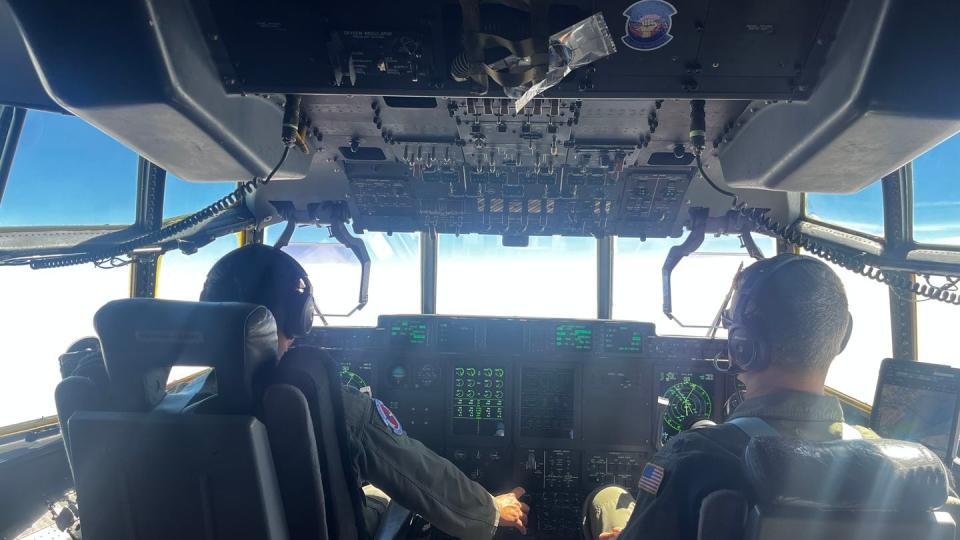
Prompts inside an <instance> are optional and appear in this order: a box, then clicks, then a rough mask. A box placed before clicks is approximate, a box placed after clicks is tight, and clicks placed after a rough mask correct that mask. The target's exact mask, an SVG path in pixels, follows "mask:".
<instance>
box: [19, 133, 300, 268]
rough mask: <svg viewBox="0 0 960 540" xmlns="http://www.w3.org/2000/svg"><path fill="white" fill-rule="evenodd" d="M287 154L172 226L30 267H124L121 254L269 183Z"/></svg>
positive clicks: (157, 239)
mask: <svg viewBox="0 0 960 540" xmlns="http://www.w3.org/2000/svg"><path fill="white" fill-rule="evenodd" d="M289 153H290V146H284V148H283V153H282V154H281V155H280V160H279V161H277V164H276V166H274V167H273V170H271V171H270V174H268V175H267V176H265V177H264V178H262V179H261V178H259V177H256V178H253V179H252V180H247V181H246V182H244V183H242V184H240V185H239V186H238V187H237V189H235V190H233V191H232V192H230V193H229V194H227V195H226V196H224V197H223V198H221V199H219V200H217V201H216V202H214V203H212V204H210V205H208V206H207V207H205V208H203V209H202V210H200V211H198V212H195V213H193V214H190V215H189V216H187V217H185V218H183V219H181V220H179V221H177V222H175V223H171V224H170V225H167V226H166V227H162V228H160V229H157V230H156V231H151V232H149V233H145V234H142V235H140V236H137V237H135V238H132V239H130V240H127V241H125V242H121V243H119V244H117V245H115V246H111V247H109V248H106V249H103V250H98V251H96V252H92V253H80V254H77V255H67V256H63V257H56V258H51V259H40V260H36V261H31V262H30V268H33V269H40V268H61V267H64V266H75V265H78V264H86V263H94V264H96V265H97V266H98V267H101V268H113V267H116V266H123V265H124V264H126V263H129V262H130V261H119V262H118V259H119V257H121V256H123V255H129V254H131V253H133V252H134V251H136V250H139V249H143V248H145V247H148V246H153V245H157V244H161V243H163V242H166V241H167V240H170V239H172V238H174V237H176V236H177V235H179V234H181V233H183V232H185V231H188V230H190V229H191V228H193V227H196V226H198V225H201V224H203V223H204V222H206V221H208V220H210V219H213V218H215V217H217V216H219V215H220V214H222V213H224V212H226V211H227V210H229V209H230V208H233V207H235V206H238V205H240V203H241V202H243V200H244V198H245V197H246V196H247V195H249V194H251V193H253V192H254V191H256V190H257V189H259V188H260V187H262V186H265V185H267V184H268V183H270V180H272V179H273V176H274V175H275V174H277V171H278V170H280V167H282V166H283V163H284V162H285V161H286V160H287V155H288V154H289Z"/></svg>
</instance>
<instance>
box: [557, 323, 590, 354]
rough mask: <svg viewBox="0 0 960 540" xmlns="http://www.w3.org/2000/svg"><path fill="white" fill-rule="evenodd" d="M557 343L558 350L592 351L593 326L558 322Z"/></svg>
mask: <svg viewBox="0 0 960 540" xmlns="http://www.w3.org/2000/svg"><path fill="white" fill-rule="evenodd" d="M556 344H557V350H558V351H592V350H593V328H591V327H590V326H587V325H585V324H558V325H557V330H556Z"/></svg>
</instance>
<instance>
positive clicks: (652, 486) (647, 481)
mask: <svg viewBox="0 0 960 540" xmlns="http://www.w3.org/2000/svg"><path fill="white" fill-rule="evenodd" d="M660 482H663V467H661V466H659V465H657V464H655V463H647V464H646V466H645V467H644V468H643V472H642V473H640V489H642V490H644V491H646V492H647V493H649V494H651V495H656V494H658V493H660Z"/></svg>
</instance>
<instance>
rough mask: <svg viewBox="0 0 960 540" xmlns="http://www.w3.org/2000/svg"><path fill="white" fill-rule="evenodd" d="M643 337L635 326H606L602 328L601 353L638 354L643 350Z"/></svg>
mask: <svg viewBox="0 0 960 540" xmlns="http://www.w3.org/2000/svg"><path fill="white" fill-rule="evenodd" d="M643 335H644V334H643V332H642V330H641V329H640V328H637V326H636V325H631V324H609V325H606V326H604V328H603V352H607V353H638V352H640V351H641V350H643V349H642V348H643Z"/></svg>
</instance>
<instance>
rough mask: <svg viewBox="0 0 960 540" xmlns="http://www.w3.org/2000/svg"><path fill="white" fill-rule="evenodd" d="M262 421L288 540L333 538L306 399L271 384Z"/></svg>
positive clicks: (293, 390)
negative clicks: (265, 426) (273, 464)
mask: <svg viewBox="0 0 960 540" xmlns="http://www.w3.org/2000/svg"><path fill="white" fill-rule="evenodd" d="M262 418H263V421H264V422H265V423H266V425H267V426H268V428H267V430H268V432H269V435H270V447H271V451H272V453H273V457H274V460H275V464H276V471H277V479H278V481H279V484H280V493H281V496H282V497H283V507H284V510H285V512H286V517H287V530H288V531H289V533H290V538H291V540H326V539H327V538H335V537H333V536H332V535H331V534H332V532H333V531H328V528H327V523H328V522H329V523H330V524H331V525H332V524H333V522H334V520H333V519H330V520H328V518H327V500H326V497H325V496H324V493H323V481H324V476H323V473H322V471H321V468H320V453H319V451H318V450H317V438H316V435H315V433H314V429H313V420H312V418H311V416H310V407H309V406H308V405H307V399H306V398H305V397H304V396H303V393H302V392H300V390H298V389H297V388H296V387H294V386H291V385H288V384H274V385H271V386H270V387H268V388H267V390H266V392H265V393H264V396H263V416H262Z"/></svg>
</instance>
